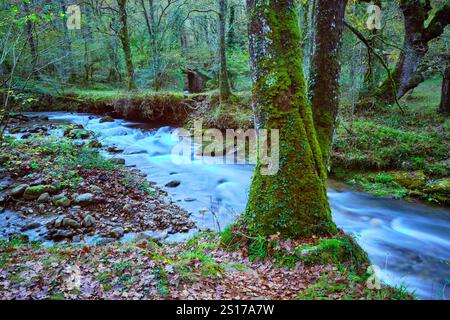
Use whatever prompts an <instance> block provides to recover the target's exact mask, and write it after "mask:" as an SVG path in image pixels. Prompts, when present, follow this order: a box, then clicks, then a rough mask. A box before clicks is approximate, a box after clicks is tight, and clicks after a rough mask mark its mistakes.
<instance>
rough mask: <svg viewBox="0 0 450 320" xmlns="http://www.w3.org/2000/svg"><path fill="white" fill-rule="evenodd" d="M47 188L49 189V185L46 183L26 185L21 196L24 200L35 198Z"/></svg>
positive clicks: (46, 190)
mask: <svg viewBox="0 0 450 320" xmlns="http://www.w3.org/2000/svg"><path fill="white" fill-rule="evenodd" d="M49 190H50V186H48V185H38V186H32V187H28V188H27V189H26V190H25V192H24V193H23V198H24V199H25V200H36V199H38V198H39V197H40V196H41V195H42V194H44V193H46V192H48V191H49Z"/></svg>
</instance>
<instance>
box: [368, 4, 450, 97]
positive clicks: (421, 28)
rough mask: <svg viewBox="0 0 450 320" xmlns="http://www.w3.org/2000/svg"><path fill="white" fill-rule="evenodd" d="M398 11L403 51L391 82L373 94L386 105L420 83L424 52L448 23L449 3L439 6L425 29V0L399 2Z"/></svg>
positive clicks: (427, 8) (387, 81) (427, 7)
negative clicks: (402, 21)
mask: <svg viewBox="0 0 450 320" xmlns="http://www.w3.org/2000/svg"><path fill="white" fill-rule="evenodd" d="M400 9H401V11H402V13H403V19H404V25H405V37H404V38H405V39H404V43H403V50H402V52H401V54H400V57H399V60H398V62H397V65H396V67H395V70H394V71H393V72H392V79H386V80H385V81H384V83H383V85H382V87H381V90H380V91H379V92H378V94H377V96H380V97H382V98H383V99H384V100H385V101H387V102H390V103H392V102H394V101H395V98H397V99H400V98H402V97H403V96H404V95H405V94H406V93H407V92H408V91H409V90H412V89H414V88H415V87H417V86H418V85H419V84H420V83H422V82H423V81H424V78H423V76H422V72H421V70H420V65H421V63H422V61H423V58H424V56H425V54H426V53H427V52H428V43H429V42H430V41H431V40H433V39H435V38H437V37H439V36H440V35H441V34H442V32H443V31H444V29H445V27H446V26H447V25H448V24H449V23H450V3H445V4H443V5H442V6H441V8H439V9H438V10H437V12H436V13H435V15H434V17H433V18H432V19H431V21H430V22H429V24H428V26H426V21H427V20H428V18H429V15H430V12H431V11H432V9H433V8H432V7H431V4H430V1H429V0H426V1H422V0H401V1H400ZM392 82H394V84H395V85H393V84H392ZM395 92H396V93H397V95H395Z"/></svg>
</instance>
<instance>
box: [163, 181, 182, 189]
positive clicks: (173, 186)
mask: <svg viewBox="0 0 450 320" xmlns="http://www.w3.org/2000/svg"><path fill="white" fill-rule="evenodd" d="M180 184H181V182H180V181H178V180H174V181H170V182H169V183H167V184H166V187H168V188H176V187H178V186H179V185H180Z"/></svg>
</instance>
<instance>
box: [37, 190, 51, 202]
mask: <svg viewBox="0 0 450 320" xmlns="http://www.w3.org/2000/svg"><path fill="white" fill-rule="evenodd" d="M37 201H38V202H39V203H48V202H49V201H50V194H49V193H48V192H45V193H43V194H41V195H40V196H39V198H38V199H37Z"/></svg>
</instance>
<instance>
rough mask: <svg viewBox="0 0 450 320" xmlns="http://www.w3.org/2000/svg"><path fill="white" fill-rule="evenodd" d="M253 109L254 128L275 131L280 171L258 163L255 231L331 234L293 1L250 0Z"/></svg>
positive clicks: (252, 208)
mask: <svg viewBox="0 0 450 320" xmlns="http://www.w3.org/2000/svg"><path fill="white" fill-rule="evenodd" d="M247 6H248V10H249V14H250V24H249V44H250V57H251V58H250V64H251V69H252V73H253V81H254V84H253V101H252V105H253V109H254V112H255V117H256V127H257V128H258V129H278V130H279V155H280V162H279V171H278V173H277V174H276V175H264V174H263V171H262V169H263V167H262V164H261V163H258V164H257V166H256V171H255V175H254V177H253V181H252V185H251V189H250V195H249V203H248V205H247V210H246V213H245V220H246V221H247V223H248V231H249V232H250V234H253V235H271V234H275V233H280V234H281V236H283V237H301V236H309V235H312V234H317V235H319V234H320V235H322V234H333V233H335V232H336V226H335V224H334V223H333V221H332V218H331V212H330V208H329V204H328V199H327V194H326V188H325V176H326V173H325V168H324V165H323V161H322V153H321V150H320V147H319V144H318V141H317V137H316V131H315V129H314V123H313V117H312V112H311V107H310V105H309V102H308V99H307V96H306V83H305V79H304V75H303V71H302V52H301V51H302V50H301V47H300V39H301V37H300V30H299V24H298V11H297V2H296V1H295V0H248V1H247Z"/></svg>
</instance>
